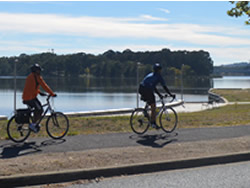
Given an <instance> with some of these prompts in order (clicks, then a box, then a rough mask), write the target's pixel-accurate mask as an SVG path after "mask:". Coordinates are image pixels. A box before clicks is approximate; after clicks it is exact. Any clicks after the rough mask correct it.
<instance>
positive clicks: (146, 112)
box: [130, 96, 178, 134]
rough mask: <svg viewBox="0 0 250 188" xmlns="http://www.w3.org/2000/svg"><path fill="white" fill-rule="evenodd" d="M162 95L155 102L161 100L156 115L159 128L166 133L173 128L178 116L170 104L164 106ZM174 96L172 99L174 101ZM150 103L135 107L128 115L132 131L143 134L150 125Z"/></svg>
mask: <svg viewBox="0 0 250 188" xmlns="http://www.w3.org/2000/svg"><path fill="white" fill-rule="evenodd" d="M167 97H168V96H164V97H163V98H161V99H160V100H159V101H157V102H161V104H162V105H161V107H160V109H159V111H158V112H157V114H156V117H159V123H160V124H159V125H160V128H161V129H162V130H163V131H165V132H166V133H171V132H173V131H174V130H175V128H176V126H177V123H178V116H177V113H176V111H175V110H174V109H173V108H172V107H171V106H166V104H165V101H164V98H167ZM174 99H175V98H174V97H172V100H171V101H170V103H171V102H173V101H174ZM150 114H151V113H150V105H149V104H147V103H146V105H145V107H144V108H136V109H135V110H134V111H133V112H132V114H131V116H130V126H131V129H132V130H133V132H134V133H136V134H144V133H145V132H146V131H147V130H148V129H149V127H150V126H151V121H150V117H151V116H150Z"/></svg>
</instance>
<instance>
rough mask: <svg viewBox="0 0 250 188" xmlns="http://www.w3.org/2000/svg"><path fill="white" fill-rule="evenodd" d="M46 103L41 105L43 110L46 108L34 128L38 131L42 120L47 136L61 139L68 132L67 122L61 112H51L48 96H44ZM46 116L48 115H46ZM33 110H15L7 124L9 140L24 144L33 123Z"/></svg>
mask: <svg viewBox="0 0 250 188" xmlns="http://www.w3.org/2000/svg"><path fill="white" fill-rule="evenodd" d="M46 96H47V99H46V101H47V102H46V103H45V104H43V105H42V106H43V108H44V107H47V108H46V109H45V110H44V112H43V114H42V116H41V118H40V119H39V121H38V122H37V123H36V127H38V128H39V130H40V126H39V125H40V123H41V121H42V120H43V119H44V118H47V121H46V131H47V133H48V135H49V136H50V137H51V138H53V139H61V138H63V137H64V136H65V135H66V134H67V132H68V130H69V120H68V118H67V116H66V115H65V114H63V113H62V112H56V111H54V110H53V108H52V106H51V104H50V98H51V96H50V95H46ZM47 114H48V115H47ZM33 118H34V109H30V108H27V109H17V111H16V113H15V115H14V116H12V117H11V118H10V120H9V121H8V124H7V133H8V136H9V138H10V139H11V140H12V141H14V142H18V143H19V142H24V141H25V140H26V139H27V138H28V137H29V135H30V133H31V129H30V128H29V125H30V123H32V122H33Z"/></svg>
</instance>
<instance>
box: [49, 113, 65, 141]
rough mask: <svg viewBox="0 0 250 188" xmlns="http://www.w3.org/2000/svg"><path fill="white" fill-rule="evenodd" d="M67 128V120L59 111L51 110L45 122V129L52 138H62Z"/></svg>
mask: <svg viewBox="0 0 250 188" xmlns="http://www.w3.org/2000/svg"><path fill="white" fill-rule="evenodd" d="M68 130H69V120H68V118H67V116H66V115H64V114H63V113H61V112H53V113H52V114H51V116H49V117H48V120H47V122H46V131H47V133H48V135H49V136H50V137H51V138H53V139H61V138H63V137H64V136H65V135H66V134H67V132H68Z"/></svg>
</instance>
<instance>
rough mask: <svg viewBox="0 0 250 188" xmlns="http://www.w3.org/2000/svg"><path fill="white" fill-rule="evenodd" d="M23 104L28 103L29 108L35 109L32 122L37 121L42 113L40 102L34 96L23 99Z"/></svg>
mask: <svg viewBox="0 0 250 188" xmlns="http://www.w3.org/2000/svg"><path fill="white" fill-rule="evenodd" d="M23 104H26V105H28V106H29V108H34V109H35V111H34V120H33V121H34V122H33V123H36V121H38V120H39V119H40V118H41V115H42V113H43V107H42V104H41V102H40V101H39V100H38V99H37V98H35V99H32V100H29V101H23Z"/></svg>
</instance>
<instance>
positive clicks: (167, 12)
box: [159, 8, 170, 14]
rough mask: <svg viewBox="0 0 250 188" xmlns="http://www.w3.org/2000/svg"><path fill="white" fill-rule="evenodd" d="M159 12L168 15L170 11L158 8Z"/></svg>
mask: <svg viewBox="0 0 250 188" xmlns="http://www.w3.org/2000/svg"><path fill="white" fill-rule="evenodd" d="M159 10H160V11H162V12H165V13H166V14H170V11H169V10H168V9H165V8H159Z"/></svg>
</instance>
